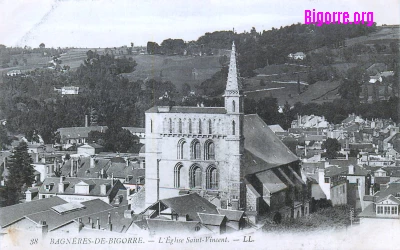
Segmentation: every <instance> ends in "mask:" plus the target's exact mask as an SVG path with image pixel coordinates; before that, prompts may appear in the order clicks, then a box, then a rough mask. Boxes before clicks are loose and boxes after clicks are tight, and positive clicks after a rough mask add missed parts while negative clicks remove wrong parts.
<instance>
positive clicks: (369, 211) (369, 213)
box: [358, 204, 376, 218]
mask: <svg viewBox="0 0 400 250" xmlns="http://www.w3.org/2000/svg"><path fill="white" fill-rule="evenodd" d="M358 217H365V218H375V217H376V212H375V211H374V204H370V205H368V206H367V207H366V208H365V209H364V210H363V211H361V213H359V214H358Z"/></svg>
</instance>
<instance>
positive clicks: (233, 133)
mask: <svg viewBox="0 0 400 250" xmlns="http://www.w3.org/2000/svg"><path fill="white" fill-rule="evenodd" d="M235 134H236V124H235V121H232V135H235Z"/></svg>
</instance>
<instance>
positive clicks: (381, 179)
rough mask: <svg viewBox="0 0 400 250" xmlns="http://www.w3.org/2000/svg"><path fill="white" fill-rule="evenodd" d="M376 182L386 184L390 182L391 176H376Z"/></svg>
mask: <svg viewBox="0 0 400 250" xmlns="http://www.w3.org/2000/svg"><path fill="white" fill-rule="evenodd" d="M374 182H375V183H376V184H378V185H379V184H386V183H388V182H390V176H377V177H375V178H374Z"/></svg>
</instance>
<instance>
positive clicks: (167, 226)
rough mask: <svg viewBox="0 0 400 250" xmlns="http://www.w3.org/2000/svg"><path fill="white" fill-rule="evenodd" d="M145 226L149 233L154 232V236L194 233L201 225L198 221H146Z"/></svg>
mask: <svg viewBox="0 0 400 250" xmlns="http://www.w3.org/2000/svg"><path fill="white" fill-rule="evenodd" d="M147 226H148V227H149V230H150V231H152V232H155V233H156V234H163V233H167V234H181V233H183V234H185V233H186V234H187V233H194V232H195V228H196V227H197V226H201V223H200V222H199V221H172V220H160V219H147ZM202 228H204V227H202ZM210 232H211V231H210Z"/></svg>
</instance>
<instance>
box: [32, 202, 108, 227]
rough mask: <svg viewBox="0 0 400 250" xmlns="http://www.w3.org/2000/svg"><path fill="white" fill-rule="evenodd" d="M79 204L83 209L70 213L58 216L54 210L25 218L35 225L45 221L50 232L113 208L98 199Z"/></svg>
mask: <svg viewBox="0 0 400 250" xmlns="http://www.w3.org/2000/svg"><path fill="white" fill-rule="evenodd" d="M81 204H82V205H83V206H84V209H80V210H76V211H72V212H70V213H65V214H59V213H57V212H55V211H54V210H47V211H44V212H41V213H35V214H31V215H28V216H27V218H29V219H30V220H32V221H34V222H35V223H39V222H40V221H46V224H47V225H48V226H49V231H52V230H54V229H57V228H59V227H61V226H63V225H66V224H68V223H70V222H72V221H73V220H74V219H76V218H79V217H82V216H86V215H90V214H93V213H98V212H100V211H105V210H110V209H112V208H113V207H112V206H111V205H109V204H107V203H106V202H104V201H102V200H100V199H95V200H90V201H85V202H82V203H81Z"/></svg>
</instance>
